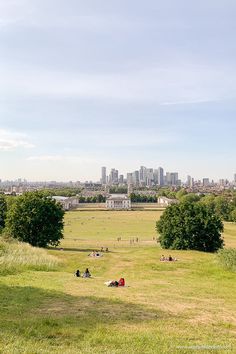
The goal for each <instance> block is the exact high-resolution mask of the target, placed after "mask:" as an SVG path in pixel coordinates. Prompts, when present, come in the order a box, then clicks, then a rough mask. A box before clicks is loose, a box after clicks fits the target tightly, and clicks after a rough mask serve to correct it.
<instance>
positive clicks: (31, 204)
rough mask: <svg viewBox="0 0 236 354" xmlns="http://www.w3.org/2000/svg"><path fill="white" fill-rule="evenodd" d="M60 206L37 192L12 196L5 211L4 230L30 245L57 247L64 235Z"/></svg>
mask: <svg viewBox="0 0 236 354" xmlns="http://www.w3.org/2000/svg"><path fill="white" fill-rule="evenodd" d="M63 216H64V210H63V209H62V206H61V205H60V204H59V203H57V202H56V201H55V200H54V199H51V198H50V197H47V196H45V195H43V194H41V193H39V192H28V193H25V194H23V195H22V196H19V197H17V198H16V199H15V203H14V204H13V205H12V206H11V208H10V209H9V210H8V212H7V218H6V230H7V232H8V233H9V235H10V236H12V237H14V238H17V239H18V240H20V241H23V242H27V243H30V244H31V245H32V246H37V247H46V246H48V245H52V246H57V245H58V244H59V242H60V239H62V238H63V233H62V231H63Z"/></svg>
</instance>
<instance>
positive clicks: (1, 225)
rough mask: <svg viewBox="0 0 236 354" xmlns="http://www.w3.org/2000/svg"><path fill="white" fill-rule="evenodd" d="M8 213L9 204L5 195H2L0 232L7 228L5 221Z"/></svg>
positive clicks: (0, 202) (0, 201) (0, 197)
mask: <svg viewBox="0 0 236 354" xmlns="http://www.w3.org/2000/svg"><path fill="white" fill-rule="evenodd" d="M6 213H7V202H6V198H5V197H4V196H3V195H0V232H1V231H2V229H3V228H4V226H5V219H6Z"/></svg>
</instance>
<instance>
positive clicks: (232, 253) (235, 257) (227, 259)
mask: <svg viewBox="0 0 236 354" xmlns="http://www.w3.org/2000/svg"><path fill="white" fill-rule="evenodd" d="M217 256H218V259H219V262H220V264H221V265H222V266H223V267H224V268H226V269H229V270H231V271H233V272H236V249H235V248H226V249H223V250H220V251H219V252H218V253H217Z"/></svg>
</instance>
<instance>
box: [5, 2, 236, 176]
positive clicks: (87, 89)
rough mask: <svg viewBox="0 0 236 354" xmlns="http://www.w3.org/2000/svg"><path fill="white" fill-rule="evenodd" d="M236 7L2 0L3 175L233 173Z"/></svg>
mask: <svg viewBox="0 0 236 354" xmlns="http://www.w3.org/2000/svg"><path fill="white" fill-rule="evenodd" d="M235 13H236V3H235V2H233V1H231V0H226V1H224V2H215V1H213V0H206V1H203V0H199V1H198V2H197V3H191V2H189V1H186V0H180V1H178V2H173V1H170V0H167V1H165V2H164V3H163V2H162V1H158V0H156V1H154V0H149V1H148V2H145V4H144V3H137V2H136V1H133V0H131V1H129V2H128V3H127V2H124V1H121V2H119V3H117V2H115V1H110V2H109V3H107V1H104V0H101V1H99V3H95V2H91V1H90V0H88V1H86V2H83V1H77V0H69V2H68V1H65V0H62V1H60V4H59V5H58V2H57V1H56V0H51V1H50V2H49V1H46V0H40V1H39V0H22V1H20V2H17V1H15V0H9V1H4V0H3V1H1V0H0V54H1V55H0V75H1V80H0V161H1V175H0V178H1V179H2V180H14V179H16V178H22V179H24V178H26V179H27V180H31V181H44V180H46V181H50V180H56V181H69V180H73V181H77V180H81V181H85V180H93V181H96V180H97V181H98V180H100V168H101V166H110V168H113V167H114V168H116V169H118V170H119V171H122V172H123V173H125V172H126V171H135V170H136V169H137V168H139V166H147V167H148V166H151V167H153V168H158V166H162V167H163V168H164V170H165V171H177V172H178V173H179V176H180V179H181V180H186V177H187V175H191V176H193V177H194V178H195V179H199V180H201V179H202V178H204V177H206V178H209V179H210V180H212V179H213V180H215V181H218V180H219V179H228V180H230V181H231V180H233V175H234V173H235V170H236V166H235V158H234V152H235V150H236V140H235V131H236V119H235V113H236V63H235V59H234V58H235V54H236V42H235V34H236V28H235Z"/></svg>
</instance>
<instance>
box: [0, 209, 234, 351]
mask: <svg viewBox="0 0 236 354" xmlns="http://www.w3.org/2000/svg"><path fill="white" fill-rule="evenodd" d="M159 217H160V212H158V211H152V210H150V211H130V212H117V211H116V212H107V211H74V212H68V213H67V214H66V218H65V239H64V240H63V242H62V244H61V247H62V248H63V250H60V249H59V248H58V249H51V250H49V251H48V253H49V254H51V255H53V256H56V257H57V258H58V261H59V262H58V267H57V269H56V270H54V271H50V270H49V271H47V272H46V271H33V270H25V271H22V272H19V273H16V274H11V275H6V276H2V277H0V299H1V316H0V329H1V331H0V352H1V353H4V354H5V353H30V354H31V353H72V354H74V353H85V354H86V353H114V354H115V353H122V354H123V353H128V354H129V353H131V354H132V353H140V354H141V353H196V352H199V351H200V352H201V353H219V352H220V353H235V352H236V339H235V338H236V317H235V314H236V298H235V294H236V281H235V278H236V275H235V273H232V272H230V271H227V270H225V269H223V268H221V266H220V265H219V263H218V260H217V257H216V255H214V254H207V253H201V252H194V251H173V252H171V254H172V255H173V256H175V257H177V258H178V261H177V262H173V263H168V262H160V261H159V258H160V256H161V254H162V253H164V254H165V255H168V252H166V251H163V250H161V249H160V247H159V245H158V244H157V242H156V240H154V239H153V238H156V233H155V222H156V220H157V219H158V218H159ZM118 237H121V241H117V238H118ZM137 237H138V242H136V238H137ZM133 239H134V242H133V241H132V240H133ZM225 243H226V247H236V225H235V224H230V223H228V224H226V225H225ZM101 246H104V247H109V250H110V251H109V252H108V253H104V256H103V257H101V258H98V259H94V258H92V257H88V254H89V253H90V251H91V250H93V249H96V248H98V249H99V248H100V247H101ZM85 267H88V268H89V269H90V271H91V273H92V276H93V277H92V278H91V279H81V278H75V277H74V276H73V272H74V271H75V270H76V269H77V268H79V269H80V270H84V268H85ZM121 276H123V277H124V278H125V279H126V282H127V285H128V287H125V288H109V287H106V286H105V285H104V282H105V281H107V280H112V279H118V278H120V277H121Z"/></svg>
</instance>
